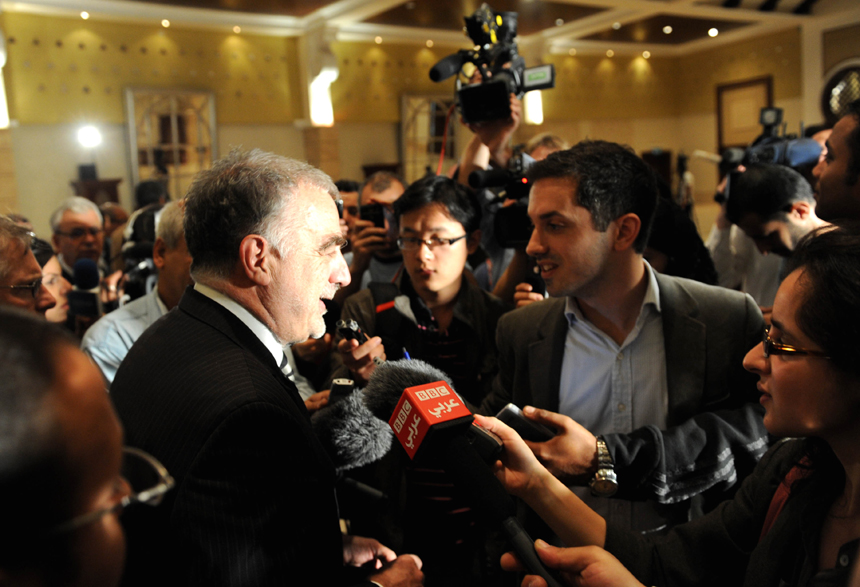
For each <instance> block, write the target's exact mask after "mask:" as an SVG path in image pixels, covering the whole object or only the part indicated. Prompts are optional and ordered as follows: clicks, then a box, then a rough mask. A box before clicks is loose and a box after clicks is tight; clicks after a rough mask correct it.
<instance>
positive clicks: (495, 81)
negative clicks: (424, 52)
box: [430, 4, 555, 122]
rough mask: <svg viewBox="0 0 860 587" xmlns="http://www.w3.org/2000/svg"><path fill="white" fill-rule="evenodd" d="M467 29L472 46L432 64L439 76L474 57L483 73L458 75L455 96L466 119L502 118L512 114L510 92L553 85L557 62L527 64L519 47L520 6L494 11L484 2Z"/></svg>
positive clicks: (439, 78)
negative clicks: (465, 79) (475, 77)
mask: <svg viewBox="0 0 860 587" xmlns="http://www.w3.org/2000/svg"><path fill="white" fill-rule="evenodd" d="M464 20H465V21H466V33H467V34H468V35H469V38H470V39H472V42H473V43H475V47H474V48H473V49H461V50H460V51H458V52H457V53H454V54H453V55H449V56H448V57H445V58H444V59H442V60H441V61H439V63H437V64H436V65H434V66H433V68H432V69H431V70H430V79H431V80H433V81H434V82H441V81H444V80H446V79H448V78H449V77H451V76H452V75H455V74H458V73H460V72H461V71H462V69H463V66H464V65H465V64H466V63H472V64H473V65H474V66H475V67H476V68H477V70H478V71H479V72H480V74H481V81H479V82H477V83H474V84H462V83H461V81H460V79H459V78H458V79H457V84H456V90H457V102H458V104H459V107H460V114H461V115H462V116H463V120H464V121H466V122H484V121H487V120H501V119H505V118H509V117H510V115H511V108H510V99H509V98H508V96H509V94H514V95H515V96H516V97H517V98H522V97H523V94H525V93H526V92H530V91H532V90H545V89H547V88H553V87H555V67H554V66H553V65H552V64H549V65H540V66H537V67H529V68H526V65H525V60H524V59H523V58H522V57H521V56H520V55H519V53H518V52H517V44H516V43H515V42H514V38H515V37H516V36H517V13H516V12H493V10H492V9H491V8H490V7H489V6H487V5H486V4H481V7H480V8H478V9H477V10H476V11H475V13H474V14H473V15H472V16H467V17H465V18H464Z"/></svg>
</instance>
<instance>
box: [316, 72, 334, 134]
mask: <svg viewBox="0 0 860 587" xmlns="http://www.w3.org/2000/svg"><path fill="white" fill-rule="evenodd" d="M337 76H338V69H337V67H323V68H322V71H320V73H319V75H317V76H316V77H315V78H314V81H312V82H311V84H310V111H311V112H310V114H311V124H313V125H314V126H332V125H334V109H333V108H332V105H331V84H332V82H334V80H336V79H337Z"/></svg>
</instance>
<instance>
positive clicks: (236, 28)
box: [233, 25, 242, 35]
mask: <svg viewBox="0 0 860 587" xmlns="http://www.w3.org/2000/svg"><path fill="white" fill-rule="evenodd" d="M233 32H234V33H236V34H237V35H238V34H239V33H241V32H242V27H240V26H239V25H236V26H234V27H233Z"/></svg>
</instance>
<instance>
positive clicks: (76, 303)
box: [69, 259, 103, 318]
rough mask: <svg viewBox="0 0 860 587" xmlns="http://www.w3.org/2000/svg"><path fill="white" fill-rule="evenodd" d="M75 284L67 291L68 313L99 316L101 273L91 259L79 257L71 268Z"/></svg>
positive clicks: (100, 307) (100, 311)
mask: <svg viewBox="0 0 860 587" xmlns="http://www.w3.org/2000/svg"><path fill="white" fill-rule="evenodd" d="M73 272H74V281H75V285H74V287H73V288H72V291H70V292H69V313H70V314H72V315H74V316H85V317H87V318H101V316H102V313H103V310H102V300H101V290H100V283H101V275H99V267H98V265H96V262H95V261H93V260H92V259H79V260H78V261H77V262H76V263H75V266H74V268H73Z"/></svg>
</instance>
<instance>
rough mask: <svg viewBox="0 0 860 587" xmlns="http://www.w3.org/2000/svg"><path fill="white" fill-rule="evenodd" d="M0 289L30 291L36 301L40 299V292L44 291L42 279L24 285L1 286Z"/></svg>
mask: <svg viewBox="0 0 860 587" xmlns="http://www.w3.org/2000/svg"><path fill="white" fill-rule="evenodd" d="M0 289H28V290H30V293H31V294H33V299H34V300H35V299H36V298H37V297H39V291H40V290H41V289H42V278H41V277H40V278H39V279H37V280H36V281H34V282H33V283H24V284H21V285H0Z"/></svg>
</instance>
